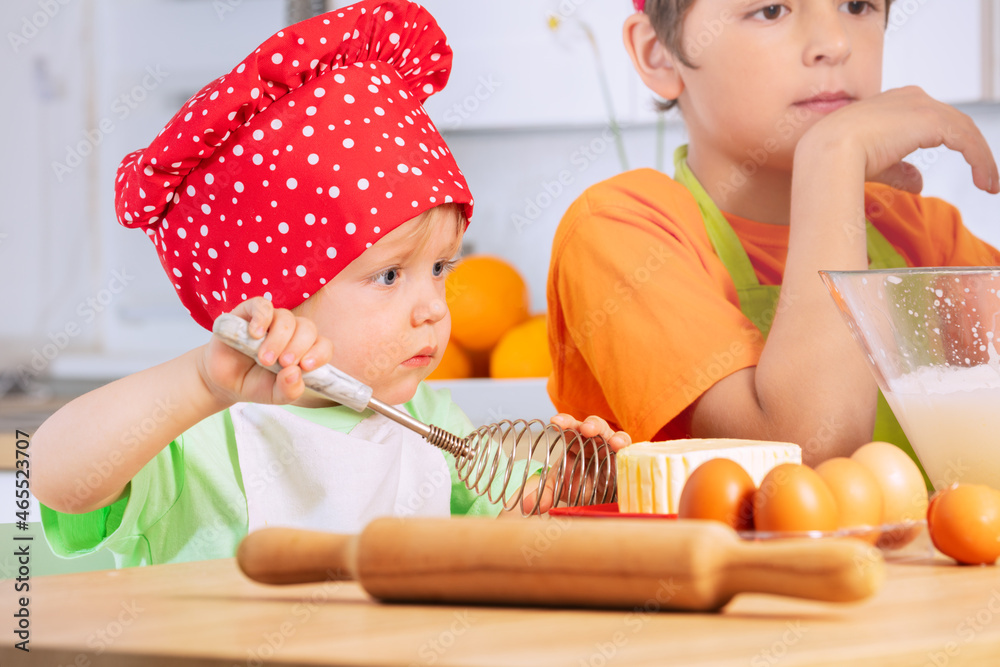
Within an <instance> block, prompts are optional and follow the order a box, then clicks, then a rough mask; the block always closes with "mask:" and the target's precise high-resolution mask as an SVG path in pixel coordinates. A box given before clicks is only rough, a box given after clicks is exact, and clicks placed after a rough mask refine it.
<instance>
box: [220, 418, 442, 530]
mask: <svg viewBox="0 0 1000 667" xmlns="http://www.w3.org/2000/svg"><path fill="white" fill-rule="evenodd" d="M229 412H230V414H231V415H232V419H233V428H234V430H235V433H236V448H237V451H238V453H239V460H240V470H241V471H242V473H243V487H244V489H245V491H246V497H247V513H248V515H249V523H250V525H249V529H250V530H251V531H253V530H256V529H258V528H263V527H265V526H289V527H294V528H306V529H311V530H322V531H326V532H335V533H348V534H350V533H359V532H361V529H362V528H364V527H365V525H366V524H367V523H368V522H369V521H371V520H372V519H375V518H377V517H382V516H448V515H449V514H450V508H451V473H450V471H449V470H448V464H447V462H446V461H445V458H444V454H443V453H442V452H441V450H439V449H437V448H436V447H434V446H433V445H431V444H430V443H428V442H427V441H425V440H424V439H423V438H421V437H420V436H419V435H417V434H416V433H414V432H413V431H410V430H409V429H407V428H405V427H403V426H400V425H399V424H396V423H395V422H393V421H391V420H390V419H388V418H386V417H383V416H382V415H379V414H373V415H371V416H370V417H367V418H365V419H363V420H362V421H361V422H360V423H359V424H358V425H357V426H355V427H354V429H353V430H352V431H351V432H350V433H349V434H344V433H340V432H338V431H335V430H332V429H330V428H327V427H325V426H321V425H319V424H315V423H313V422H311V421H309V420H308V419H304V418H302V417H299V416H298V415H295V414H292V413H290V412H288V411H286V410H284V409H282V408H281V407H279V406H274V405H262V404H258V403H237V404H236V405H234V406H232V407H231V408H230V409H229Z"/></svg>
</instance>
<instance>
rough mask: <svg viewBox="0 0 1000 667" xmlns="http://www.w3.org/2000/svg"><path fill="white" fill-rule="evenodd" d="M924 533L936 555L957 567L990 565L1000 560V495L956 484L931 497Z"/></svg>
mask: <svg viewBox="0 0 1000 667" xmlns="http://www.w3.org/2000/svg"><path fill="white" fill-rule="evenodd" d="M927 529H928V531H929V532H930V535H931V541H932V542H933V543H934V546H935V547H936V548H937V550H938V551H940V552H941V553H943V554H945V555H946V556H951V557H952V558H954V559H955V560H957V561H958V562H959V563H963V564H968V565H989V564H992V563H995V562H996V561H997V558H1000V491H997V490H996V489H993V488H990V487H988V486H985V485H982V484H956V485H954V486H952V487H949V488H947V489H944V490H943V491H940V492H939V493H936V494H935V495H934V499H933V502H931V503H930V506H929V507H928V509H927Z"/></svg>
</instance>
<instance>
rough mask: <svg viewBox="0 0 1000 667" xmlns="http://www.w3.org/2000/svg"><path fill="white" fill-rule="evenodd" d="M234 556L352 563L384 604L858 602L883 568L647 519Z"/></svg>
mask: <svg viewBox="0 0 1000 667" xmlns="http://www.w3.org/2000/svg"><path fill="white" fill-rule="evenodd" d="M237 559H238V562H239V565H240V567H241V568H242V569H243V571H244V572H245V573H246V574H247V576H249V577H250V578H252V579H255V580H257V581H261V582H264V583H298V582H305V581H322V580H326V579H329V578H331V572H333V573H337V572H349V573H351V574H353V575H354V576H355V577H356V578H357V579H358V580H359V581H360V583H361V585H362V587H364V589H365V590H366V591H367V592H368V593H369V594H370V595H372V596H373V597H375V598H377V599H379V600H385V601H411V602H416V601H420V602H451V603H473V604H484V603H492V604H518V605H539V606H583V607H601V608H624V609H633V608H637V607H638V608H650V607H651V606H652V607H655V608H656V609H688V610H714V609H719V608H721V607H722V606H724V605H725V604H726V603H727V602H729V600H730V599H732V597H733V596H734V595H736V594H737V593H741V592H757V593H773V594H778V595H788V596H794V597H801V598H809V599H815V600H826V601H837V602H841V601H852V600H860V599H863V598H866V597H868V596H870V595H872V594H873V593H874V592H875V591H876V590H877V589H878V588H879V586H880V585H881V583H882V580H883V578H884V569H885V565H884V562H883V560H882V557H881V554H880V553H879V552H878V551H877V550H876V549H874V548H872V547H871V546H869V545H867V544H865V543H863V542H861V541H859V540H850V539H844V540H810V539H799V540H785V541H781V542H773V543H745V542H742V541H741V540H740V539H739V538H738V537H737V535H736V534H735V532H733V531H732V530H730V529H729V528H727V527H725V526H723V525H722V524H718V523H714V522H704V521H675V522H668V521H652V520H648V519H631V520H629V519H620V520H609V519H572V520H544V519H543V520H538V519H526V520H521V521H519V520H502V521H491V520H487V519H474V518H452V519H377V520H375V521H373V522H372V523H370V524H369V525H368V526H367V527H366V528H365V530H364V531H363V532H362V533H361V534H360V535H359V536H357V537H351V538H345V537H344V536H332V535H327V534H323V533H315V532H306V531H291V530H285V531H280V532H279V531H278V529H267V530H262V531H258V532H255V533H252V534H250V535H248V536H247V537H246V538H245V539H244V541H243V543H242V544H241V545H240V548H239V553H238V557H237Z"/></svg>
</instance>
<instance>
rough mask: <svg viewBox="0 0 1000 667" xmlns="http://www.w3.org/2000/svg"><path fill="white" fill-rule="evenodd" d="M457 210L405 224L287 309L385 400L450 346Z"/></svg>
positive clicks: (412, 388)
mask: <svg viewBox="0 0 1000 667" xmlns="http://www.w3.org/2000/svg"><path fill="white" fill-rule="evenodd" d="M458 210H459V209H458V207H456V206H443V207H437V208H434V209H431V210H430V211H427V212H426V213H424V214H421V215H419V216H417V217H416V218H413V219H412V220H409V221H407V222H405V223H403V224H402V225H400V226H399V227H397V228H396V229H394V230H393V231H391V232H389V233H388V234H386V235H385V236H384V237H382V239H381V240H379V241H378V243H376V244H375V245H373V246H371V247H370V248H368V249H367V250H366V251H365V252H363V253H362V254H361V256H359V257H358V258H357V259H355V260H354V261H353V262H351V263H350V264H348V265H347V267H346V268H344V270H343V271H341V272H340V273H339V274H338V275H337V276H336V277H335V278H334V279H333V280H331V281H330V282H329V283H327V284H326V285H325V286H324V287H323V288H322V289H321V290H320V291H319V292H317V293H316V294H314V295H313V296H312V297H310V298H309V299H307V300H306V301H305V302H304V303H302V304H301V305H300V306H298V307H297V308H295V309H293V310H294V311H295V313H296V314H298V315H301V316H303V317H307V318H309V319H311V320H313V322H315V323H316V326H317V328H318V329H319V333H320V334H322V335H324V336H326V337H327V338H329V339H330V340H331V342H332V343H333V359H332V361H331V363H333V365H334V366H336V367H337V368H339V369H341V370H342V371H344V372H345V373H347V374H349V375H352V376H354V377H355V378H357V379H359V380H361V381H362V382H364V383H365V384H367V385H369V386H371V387H372V390H373V395H374V396H375V398H378V399H379V400H382V401H385V402H386V403H389V404H391V405H397V404H400V403H405V402H406V401H408V400H410V399H411V398H413V394H414V393H415V392H416V389H417V384H418V383H420V382H421V381H422V380H423V379H424V378H426V377H427V376H428V375H429V374H430V373H431V371H433V370H434V369H435V368H437V365H438V364H439V363H440V362H441V355H442V354H444V350H445V347H447V345H448V338H449V336H450V335H451V315H450V313H449V311H448V305H447V303H446V301H445V277H446V276H447V275H448V273H449V271H450V270H451V268H452V266H453V259H454V258H455V257H456V255H457V254H458V252H459V250H460V249H461V245H462V234H463V231H462V230H463V226H462V224H461V222H460V221H459V214H458Z"/></svg>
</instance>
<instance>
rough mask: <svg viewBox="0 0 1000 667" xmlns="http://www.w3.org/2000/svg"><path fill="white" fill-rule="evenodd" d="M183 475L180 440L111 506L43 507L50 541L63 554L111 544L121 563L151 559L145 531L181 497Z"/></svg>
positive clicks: (58, 553)
mask: <svg viewBox="0 0 1000 667" xmlns="http://www.w3.org/2000/svg"><path fill="white" fill-rule="evenodd" d="M181 437H182V438H183V436H181ZM183 479H184V456H183V443H182V442H181V438H179V439H178V440H175V441H174V442H171V443H170V444H169V445H168V446H167V447H165V448H164V449H163V450H162V451H160V452H159V453H158V454H157V455H156V456H155V457H154V458H153V459H152V460H151V461H150V462H149V463H147V464H146V465H145V466H143V467H142V469H141V470H139V472H138V473H136V475H135V476H134V477H133V478H132V479H131V481H129V483H128V485H127V486H126V487H125V492H124V493H123V494H122V497H121V498H119V499H118V500H116V501H115V502H113V503H112V504H110V505H108V506H107V507H102V508H100V509H96V510H93V511H91V512H85V513H83V514H69V513H63V512H57V511H55V510H53V509H52V508H50V507H46V506H44V505H42V506H41V519H42V529H43V531H44V532H45V539H46V540H47V541H48V543H49V546H50V547H51V548H52V552H53V553H55V554H56V555H57V556H62V557H64V558H72V557H74V556H82V555H85V554H89V553H92V552H94V551H97V550H98V549H103V548H107V549H109V550H110V551H112V552H114V555H115V560H116V563H117V564H118V566H119V567H121V566H122V565H126V564H128V565H131V564H141V563H146V562H149V557H150V554H149V545H148V542H147V540H146V538H145V536H144V532H145V530H146V528H147V527H148V526H149V525H151V524H153V523H155V522H156V521H157V520H158V519H159V518H160V517H162V516H163V515H164V514H165V513H166V512H167V511H168V510H169V509H170V507H171V506H172V505H173V503H174V502H175V501H176V500H177V497H178V496H179V495H180V492H181V490H182V489H183V486H184V484H183ZM154 480H155V481H154Z"/></svg>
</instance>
